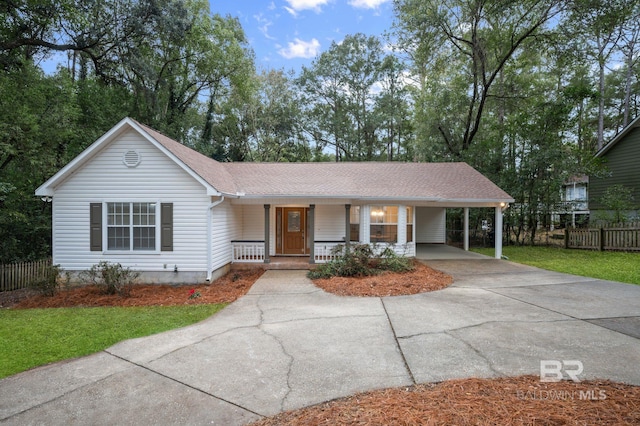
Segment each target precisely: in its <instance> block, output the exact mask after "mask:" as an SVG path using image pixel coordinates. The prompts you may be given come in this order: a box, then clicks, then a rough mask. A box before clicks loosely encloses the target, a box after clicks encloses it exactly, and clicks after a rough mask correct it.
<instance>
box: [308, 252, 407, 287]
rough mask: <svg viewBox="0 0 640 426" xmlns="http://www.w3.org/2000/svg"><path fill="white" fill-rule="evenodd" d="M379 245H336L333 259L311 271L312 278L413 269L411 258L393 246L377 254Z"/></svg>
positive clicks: (354, 275)
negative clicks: (395, 249)
mask: <svg viewBox="0 0 640 426" xmlns="http://www.w3.org/2000/svg"><path fill="white" fill-rule="evenodd" d="M377 251H378V250H377V247H374V248H372V246H370V245H369V244H354V245H351V246H349V247H345V246H342V245H339V246H336V247H335V248H334V249H333V250H332V251H331V253H332V254H333V255H334V256H335V257H334V258H333V260H331V261H329V262H327V263H324V264H322V265H319V266H318V267H317V268H316V269H314V270H311V271H309V273H308V274H307V276H308V277H309V278H311V279H318V278H330V277H334V276H337V277H364V276H370V275H377V274H379V273H381V272H384V271H393V272H408V271H411V270H413V264H412V261H411V259H409V258H407V257H404V256H399V255H398V254H397V253H396V252H395V251H393V249H392V248H391V247H386V248H385V249H384V250H382V251H380V254H378V255H376V254H375V253H376V252H377Z"/></svg>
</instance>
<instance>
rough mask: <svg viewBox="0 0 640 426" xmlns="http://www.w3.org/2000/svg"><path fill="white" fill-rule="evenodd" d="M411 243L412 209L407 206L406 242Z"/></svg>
mask: <svg viewBox="0 0 640 426" xmlns="http://www.w3.org/2000/svg"><path fill="white" fill-rule="evenodd" d="M412 241H413V207H409V206H407V242H408V243H410V242H412Z"/></svg>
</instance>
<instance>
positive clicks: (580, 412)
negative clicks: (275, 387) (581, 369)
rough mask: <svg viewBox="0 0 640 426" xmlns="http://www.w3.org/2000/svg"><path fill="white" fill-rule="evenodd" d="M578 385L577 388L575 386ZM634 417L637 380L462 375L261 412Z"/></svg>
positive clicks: (357, 419) (282, 417)
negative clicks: (633, 382) (544, 379)
mask: <svg viewBox="0 0 640 426" xmlns="http://www.w3.org/2000/svg"><path fill="white" fill-rule="evenodd" d="M580 392H582V394H581V393H580ZM301 424H304V425H306V426H315V425H355V424H357V425H487V426H488V425H492V426H493V425H637V424H640V387H637V386H629V385H623V384H619V383H613V382H609V381H584V382H580V383H574V382H568V381H562V382H558V383H541V382H540V378H539V377H537V376H520V377H507V378H499V379H475V378H474V379H460V380H448V381H446V382H442V383H438V384H426V385H417V386H412V387H403V388H395V389H385V390H380V391H373V392H367V393H362V394H357V395H354V396H350V397H347V398H343V399H338V400H335V401H330V402H326V403H323V404H319V405H315V406H312V407H308V408H303V409H300V410H295V411H289V412H285V413H281V414H279V415H277V416H274V417H270V418H267V419H263V420H261V421H258V422H256V423H253V424H252V425H253V426H272V425H280V426H284V425H301Z"/></svg>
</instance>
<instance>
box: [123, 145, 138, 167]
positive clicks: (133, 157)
mask: <svg viewBox="0 0 640 426" xmlns="http://www.w3.org/2000/svg"><path fill="white" fill-rule="evenodd" d="M140 160H141V158H140V154H139V153H138V151H134V150H133V149H130V150H129V151H127V152H125V153H124V155H123V156H122V162H123V163H124V164H125V165H126V166H127V167H136V166H137V165H138V164H140Z"/></svg>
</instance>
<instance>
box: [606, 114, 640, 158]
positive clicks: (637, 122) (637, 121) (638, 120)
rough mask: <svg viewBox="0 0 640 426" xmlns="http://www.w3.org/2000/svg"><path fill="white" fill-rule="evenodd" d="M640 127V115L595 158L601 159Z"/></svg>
mask: <svg viewBox="0 0 640 426" xmlns="http://www.w3.org/2000/svg"><path fill="white" fill-rule="evenodd" d="M638 126H640V115H639V116H637V117H636V118H635V119H634V120H633V121H631V123H629V124H628V125H627V127H625V128H624V129H622V130H621V131H620V133H618V134H617V135H615V136H614V137H613V139H611V140H610V141H609V143H608V144H606V145H605V146H603V147H602V148H600V150H599V151H598V152H596V154H595V157H596V158H600V157H602V156H603V155H604V154H606V153H607V152H609V150H610V149H611V148H613V147H614V146H615V145H616V144H617V143H618V142H619V141H620V139H622V138H624V137H625V136H626V135H627V134H628V133H629V132H630V131H631V130H633V129H635V128H636V127H638Z"/></svg>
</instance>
